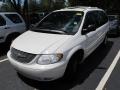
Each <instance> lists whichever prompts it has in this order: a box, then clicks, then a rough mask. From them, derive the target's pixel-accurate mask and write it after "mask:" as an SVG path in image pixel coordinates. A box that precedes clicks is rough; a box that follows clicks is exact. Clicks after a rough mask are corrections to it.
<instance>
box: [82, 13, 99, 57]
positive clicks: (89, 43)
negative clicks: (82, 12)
mask: <svg viewBox="0 0 120 90" xmlns="http://www.w3.org/2000/svg"><path fill="white" fill-rule="evenodd" d="M89 26H94V28H91V29H89ZM84 32H85V33H84ZM82 33H84V34H83V35H84V36H85V37H86V43H85V51H86V53H87V54H88V55H89V54H90V53H91V52H92V51H93V50H94V49H95V48H96V47H97V38H98V35H97V34H98V32H97V23H96V20H95V17H94V12H88V13H87V14H86V17H85V22H84V25H83V30H82Z"/></svg>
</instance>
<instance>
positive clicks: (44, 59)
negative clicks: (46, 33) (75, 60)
mask: <svg viewBox="0 0 120 90" xmlns="http://www.w3.org/2000/svg"><path fill="white" fill-rule="evenodd" d="M62 57H63V54H51V55H50V54H48V55H41V56H40V57H39V59H38V61H37V63H38V64H40V65H48V64H53V63H56V62H58V61H60V60H61V59H62Z"/></svg>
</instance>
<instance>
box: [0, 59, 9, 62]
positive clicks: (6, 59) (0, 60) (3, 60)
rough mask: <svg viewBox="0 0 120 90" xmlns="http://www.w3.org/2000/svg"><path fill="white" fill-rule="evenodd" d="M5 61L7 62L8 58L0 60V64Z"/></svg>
mask: <svg viewBox="0 0 120 90" xmlns="http://www.w3.org/2000/svg"><path fill="white" fill-rule="evenodd" d="M7 60H8V58H6V59H3V60H0V63H2V62H5V61H7Z"/></svg>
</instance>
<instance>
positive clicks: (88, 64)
mask: <svg viewBox="0 0 120 90" xmlns="http://www.w3.org/2000/svg"><path fill="white" fill-rule="evenodd" d="M112 46H113V42H111V41H108V44H107V47H102V46H99V47H98V48H97V49H96V50H95V51H94V52H93V53H92V54H91V55H90V56H89V57H88V58H87V59H86V60H85V61H84V62H83V63H82V64H81V65H80V67H79V68H80V70H79V72H78V75H77V79H75V80H74V81H73V82H63V81H62V79H59V80H56V81H51V82H39V81H34V80H31V79H28V78H26V77H24V76H22V75H20V74H18V76H19V77H20V78H21V79H22V80H23V81H24V82H25V83H26V84H28V85H30V86H32V87H34V88H36V89H38V90H69V89H71V88H73V87H75V86H76V85H80V84H82V83H83V82H84V81H85V80H86V79H87V78H88V77H89V75H90V74H91V73H92V72H93V71H94V70H95V69H106V68H103V67H98V66H99V64H100V63H101V62H102V61H103V60H104V58H105V57H106V55H107V54H108V53H109V51H110V50H111V48H112Z"/></svg>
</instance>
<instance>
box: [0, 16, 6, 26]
mask: <svg viewBox="0 0 120 90" xmlns="http://www.w3.org/2000/svg"><path fill="white" fill-rule="evenodd" d="M4 25H6V21H5V20H4V18H3V17H2V16H0V26H4Z"/></svg>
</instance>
